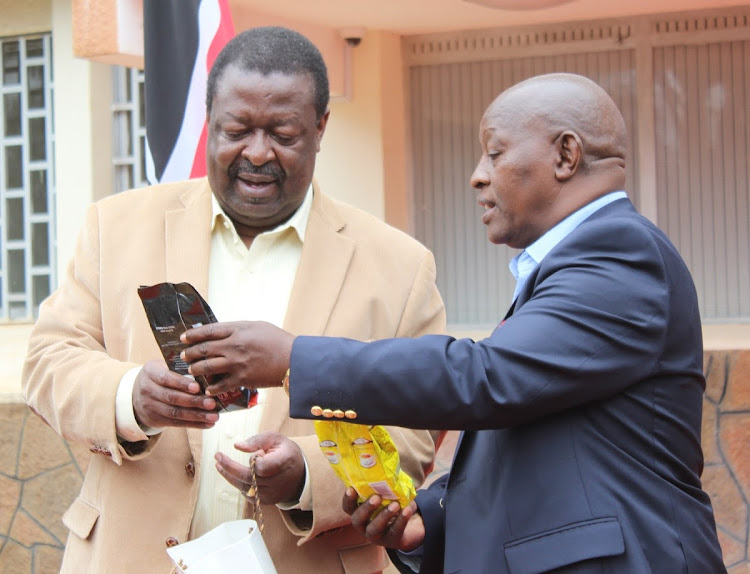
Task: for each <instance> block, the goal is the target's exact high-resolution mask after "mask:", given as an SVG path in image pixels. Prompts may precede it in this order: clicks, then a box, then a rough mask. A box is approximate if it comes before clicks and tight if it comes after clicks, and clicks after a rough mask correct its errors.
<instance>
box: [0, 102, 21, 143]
mask: <svg viewBox="0 0 750 574" xmlns="http://www.w3.org/2000/svg"><path fill="white" fill-rule="evenodd" d="M3 111H4V112H5V135H6V136H20V135H21V94H20V93H17V94H4V95H3Z"/></svg>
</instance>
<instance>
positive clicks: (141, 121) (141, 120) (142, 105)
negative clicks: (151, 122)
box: [138, 82, 146, 128]
mask: <svg viewBox="0 0 750 574" xmlns="http://www.w3.org/2000/svg"><path fill="white" fill-rule="evenodd" d="M138 112H139V113H138V125H139V126H140V127H142V128H145V127H146V93H145V91H144V83H143V82H138Z"/></svg>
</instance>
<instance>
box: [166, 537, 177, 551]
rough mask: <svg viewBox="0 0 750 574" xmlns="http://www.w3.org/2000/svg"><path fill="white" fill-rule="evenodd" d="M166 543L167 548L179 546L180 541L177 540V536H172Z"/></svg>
mask: <svg viewBox="0 0 750 574" xmlns="http://www.w3.org/2000/svg"><path fill="white" fill-rule="evenodd" d="M164 544H166V545H167V548H172V547H173V546H177V545H178V544H179V542H178V541H177V539H176V538H173V537H172V536H170V537H169V538H167V539H166V540H165V541H164Z"/></svg>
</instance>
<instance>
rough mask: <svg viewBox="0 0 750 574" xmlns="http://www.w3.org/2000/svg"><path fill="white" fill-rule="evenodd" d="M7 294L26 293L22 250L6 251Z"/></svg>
mask: <svg viewBox="0 0 750 574" xmlns="http://www.w3.org/2000/svg"><path fill="white" fill-rule="evenodd" d="M8 292H9V293H25V292H26V263H25V262H24V260H23V249H9V250H8Z"/></svg>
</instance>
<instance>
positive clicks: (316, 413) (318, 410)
mask: <svg viewBox="0 0 750 574" xmlns="http://www.w3.org/2000/svg"><path fill="white" fill-rule="evenodd" d="M310 413H312V415H313V416H314V417H319V416H320V415H322V414H323V409H321V408H320V407H319V406H317V405H316V406H314V407H313V408H311V409H310Z"/></svg>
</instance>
